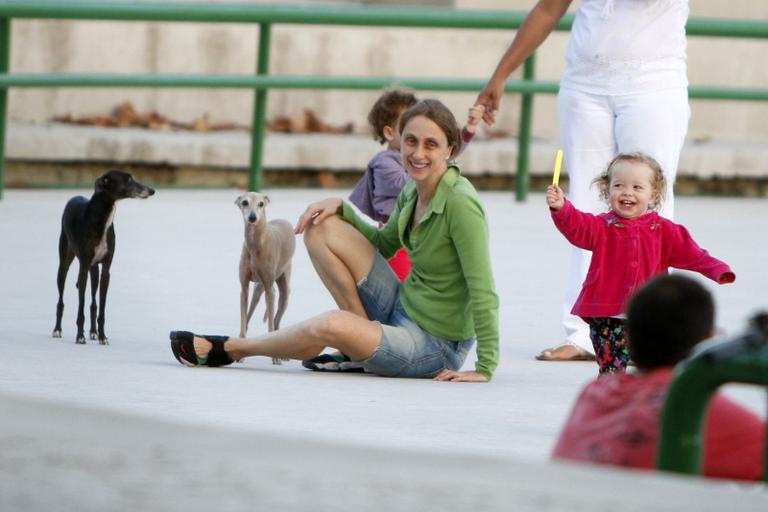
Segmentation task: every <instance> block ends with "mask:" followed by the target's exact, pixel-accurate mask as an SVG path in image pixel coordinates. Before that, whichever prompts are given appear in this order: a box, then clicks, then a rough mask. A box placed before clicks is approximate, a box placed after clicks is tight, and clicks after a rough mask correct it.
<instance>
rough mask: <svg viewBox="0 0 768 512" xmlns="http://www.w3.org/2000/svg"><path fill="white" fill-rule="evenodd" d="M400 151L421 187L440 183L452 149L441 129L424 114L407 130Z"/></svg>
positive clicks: (404, 162) (414, 120)
mask: <svg viewBox="0 0 768 512" xmlns="http://www.w3.org/2000/svg"><path fill="white" fill-rule="evenodd" d="M401 143H402V145H401V148H400V152H401V154H402V155H403V165H404V166H405V169H406V171H408V175H409V176H410V177H411V179H412V180H413V181H415V182H416V184H417V185H419V184H422V185H427V184H435V185H436V184H437V182H438V181H440V178H441V177H442V175H443V174H444V173H445V171H446V170H447V169H448V159H449V158H450V157H451V152H452V147H451V146H449V145H448V138H447V136H446V134H445V132H443V130H441V129H440V127H439V126H438V125H437V123H435V122H434V121H432V120H431V119H429V118H427V117H426V116H423V115H417V116H414V117H412V118H411V119H410V120H408V122H407V123H406V124H405V126H404V127H403V134H402V137H401Z"/></svg>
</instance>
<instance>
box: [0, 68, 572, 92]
mask: <svg viewBox="0 0 768 512" xmlns="http://www.w3.org/2000/svg"><path fill="white" fill-rule="evenodd" d="M392 83H398V84H399V85H402V86H405V87H410V88H412V89H418V90H431V91H456V92H459V91H471V92H477V91H479V90H481V89H482V88H483V86H484V85H485V80H480V79H434V78H408V77H386V76H381V77H355V76H302V75H282V76H276V75H191V74H190V75H180V74H130V75H128V74H82V73H78V74H66V75H57V74H52V73H39V74H12V75H9V74H2V73H0V88H2V87H223V88H241V89H259V88H270V89H381V88H383V87H386V86H388V85H391V84H392ZM557 90H558V84H557V82H544V81H542V82H536V81H531V82H516V81H510V82H507V84H506V86H505V91H506V92H542V93H549V94H556V93H557Z"/></svg>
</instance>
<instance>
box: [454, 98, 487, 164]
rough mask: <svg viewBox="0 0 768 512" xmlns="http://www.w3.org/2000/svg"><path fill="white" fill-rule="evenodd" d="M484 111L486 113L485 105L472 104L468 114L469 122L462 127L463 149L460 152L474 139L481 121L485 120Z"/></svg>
mask: <svg viewBox="0 0 768 512" xmlns="http://www.w3.org/2000/svg"><path fill="white" fill-rule="evenodd" d="M484 113H485V106H484V105H472V106H471V107H469V115H468V116H467V123H466V124H465V125H464V128H462V129H461V149H460V151H459V153H461V152H463V151H464V149H466V147H467V146H468V145H469V143H470V142H471V141H472V138H473V137H474V136H475V133H476V132H477V126H478V125H479V124H480V121H482V120H483V114H484Z"/></svg>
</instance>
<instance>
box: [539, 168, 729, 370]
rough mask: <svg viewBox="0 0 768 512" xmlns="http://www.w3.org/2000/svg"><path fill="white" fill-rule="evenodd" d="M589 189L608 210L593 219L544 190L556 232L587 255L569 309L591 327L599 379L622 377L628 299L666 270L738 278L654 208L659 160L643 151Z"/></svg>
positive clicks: (659, 193) (661, 185) (660, 187)
mask: <svg viewBox="0 0 768 512" xmlns="http://www.w3.org/2000/svg"><path fill="white" fill-rule="evenodd" d="M593 183H596V184H597V185H598V186H599V187H600V194H601V196H602V198H603V199H605V200H606V201H607V203H608V205H609V207H610V211H609V212H608V213H603V214H600V215H592V214H589V213H584V212H581V211H579V210H577V209H576V208H575V207H574V206H573V205H572V204H571V203H570V202H569V201H568V200H567V199H565V196H564V195H563V191H562V190H561V189H560V188H559V187H558V186H556V185H550V186H549V187H548V188H547V204H548V205H549V208H550V211H551V214H552V219H553V220H554V222H555V226H556V227H557V229H559V230H560V232H561V233H563V235H564V236H565V237H566V238H567V239H568V241H569V242H571V243H572V244H573V245H575V246H576V247H579V248H581V249H585V250H588V251H592V260H591V263H590V266H589V271H588V273H587V277H586V279H585V280H584V284H583V285H582V289H581V293H580V295H579V297H578V299H577V300H576V303H575V304H574V306H573V309H572V310H571V313H572V314H574V315H577V316H580V317H581V318H582V319H584V321H585V322H587V323H588V324H589V336H590V339H591V340H592V345H593V346H594V348H595V358H596V360H597V363H598V365H599V366H600V373H601V374H603V373H608V372H622V371H624V370H626V367H627V363H628V362H629V351H628V349H627V345H626V339H625V334H624V318H625V316H624V312H625V310H626V304H627V301H628V300H629V298H630V296H631V295H632V294H633V293H634V292H635V290H637V289H638V288H640V286H642V284H643V283H644V282H645V281H647V280H648V279H650V278H651V277H653V276H655V275H657V274H662V273H665V272H667V270H668V269H669V268H670V267H674V268H680V269H685V270H693V271H696V272H699V273H701V274H702V275H704V276H706V277H708V278H710V279H712V280H713V281H715V282H717V283H720V284H725V283H732V282H733V281H734V280H735V279H736V275H735V274H734V273H733V271H732V270H731V269H730V267H729V266H728V265H727V264H726V263H724V262H722V261H720V260H718V259H716V258H713V257H712V256H710V255H709V253H708V252H707V251H705V250H704V249H702V248H701V247H699V246H698V245H697V244H696V242H695V241H694V240H693V238H691V236H690V234H689V233H688V231H687V230H686V229H685V227H683V226H681V225H679V224H675V223H674V222H672V221H670V220H668V219H665V218H663V217H660V216H659V215H658V213H657V212H656V210H658V208H659V207H660V203H661V198H662V197H664V192H665V190H666V181H665V179H664V174H663V172H662V170H661V167H660V166H659V164H658V162H656V160H654V159H653V158H651V157H649V156H647V155H645V154H642V153H625V154H620V155H618V156H617V157H616V158H614V159H613V160H612V161H611V163H610V164H609V165H608V168H607V169H606V170H605V172H603V173H602V174H601V175H600V176H598V177H597V178H596V179H595V180H594V182H593Z"/></svg>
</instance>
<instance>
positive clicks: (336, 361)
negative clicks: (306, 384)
mask: <svg viewBox="0 0 768 512" xmlns="http://www.w3.org/2000/svg"><path fill="white" fill-rule="evenodd" d="M301 366H303V367H304V368H307V369H309V370H312V371H315V372H357V373H361V372H364V371H365V369H364V368H363V363H359V362H356V361H352V360H350V359H349V357H347V356H346V355H344V354H342V353H340V352H339V353H336V354H320V355H319V356H315V357H313V358H312V359H307V360H304V361H302V362H301Z"/></svg>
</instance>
